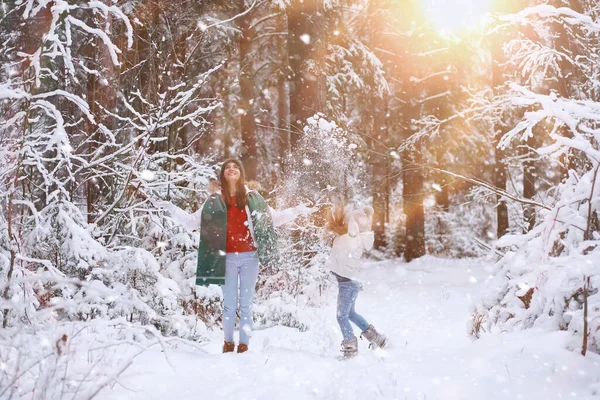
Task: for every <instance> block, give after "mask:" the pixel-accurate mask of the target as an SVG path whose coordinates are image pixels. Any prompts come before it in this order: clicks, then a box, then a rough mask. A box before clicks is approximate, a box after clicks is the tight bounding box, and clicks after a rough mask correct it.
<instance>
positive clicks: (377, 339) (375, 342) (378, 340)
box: [360, 325, 388, 349]
mask: <svg viewBox="0 0 600 400" xmlns="http://www.w3.org/2000/svg"><path fill="white" fill-rule="evenodd" d="M360 336H361V337H364V338H365V339H367V340H368V341H369V343H370V344H369V347H370V348H372V349H377V348H384V347H385V345H386V344H387V341H388V339H387V337H385V335H382V334H381V333H379V332H377V330H375V327H374V326H373V325H369V327H368V328H367V330H366V331H364V332H363V333H361V334H360Z"/></svg>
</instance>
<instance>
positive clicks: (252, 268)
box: [221, 251, 258, 344]
mask: <svg viewBox="0 0 600 400" xmlns="http://www.w3.org/2000/svg"><path fill="white" fill-rule="evenodd" d="M238 278H239V293H240V295H239V299H240V343H244V344H248V343H249V341H250V336H251V335H252V323H253V319H252V299H253V298H254V287H255V286H256V279H257V278H258V255H257V254H256V252H255V251H251V252H247V253H227V255H226V256H225V284H224V285H222V286H221V289H222V290H223V332H224V334H225V341H226V342H233V330H234V328H235V315H236V311H237V306H238Z"/></svg>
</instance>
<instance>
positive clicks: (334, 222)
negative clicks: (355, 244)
mask: <svg viewBox="0 0 600 400" xmlns="http://www.w3.org/2000/svg"><path fill="white" fill-rule="evenodd" d="M350 211H351V207H350V206H348V205H346V204H345V203H344V202H340V203H336V204H333V205H332V206H331V214H330V215H329V216H328V219H327V226H326V227H327V230H330V231H332V232H334V233H336V234H338V235H343V234H345V233H347V232H348V221H347V218H346V216H347V215H348V213H349V212H350Z"/></svg>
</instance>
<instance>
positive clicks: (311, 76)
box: [288, 0, 325, 148]
mask: <svg viewBox="0 0 600 400" xmlns="http://www.w3.org/2000/svg"><path fill="white" fill-rule="evenodd" d="M322 8H323V6H322V5H321V2H320V1H319V0H305V1H303V2H299V3H296V5H295V7H293V8H290V9H289V10H288V39H289V42H288V43H289V46H288V48H289V60H290V61H289V64H290V70H291V71H292V80H291V86H290V120H291V124H292V125H293V126H294V128H293V129H292V131H291V134H290V139H291V147H292V148H294V146H295V144H296V143H297V142H298V139H299V137H300V134H301V132H302V127H303V125H304V123H305V121H306V119H307V118H308V117H311V116H312V115H314V114H316V113H317V112H322V111H324V109H325V92H324V90H325V84H324V82H323V80H324V79H325V76H324V74H322V73H320V71H319V69H320V68H321V66H322V57H323V54H322V52H323V50H324V45H323V43H322V39H321V27H319V21H320V20H322V19H323V17H322V15H323V12H324V11H323V10H322ZM308 60H312V61H313V64H314V65H313V67H312V68H310V70H309V68H308V66H307V62H308Z"/></svg>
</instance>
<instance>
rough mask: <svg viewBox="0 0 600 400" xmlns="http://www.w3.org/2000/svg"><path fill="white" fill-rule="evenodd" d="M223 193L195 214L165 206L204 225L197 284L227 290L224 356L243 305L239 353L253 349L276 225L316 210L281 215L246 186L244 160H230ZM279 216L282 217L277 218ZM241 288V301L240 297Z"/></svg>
mask: <svg viewBox="0 0 600 400" xmlns="http://www.w3.org/2000/svg"><path fill="white" fill-rule="evenodd" d="M219 179H220V183H221V188H220V189H221V191H220V193H219V192H217V191H215V193H213V194H211V195H210V197H209V198H208V199H207V200H206V202H205V203H204V204H203V206H202V208H201V209H200V210H198V211H197V212H196V213H194V214H192V215H189V214H188V213H186V212H185V211H183V210H181V209H179V208H177V207H176V206H174V205H173V204H171V203H168V202H163V203H161V204H160V206H162V207H164V208H166V209H167V210H168V211H170V212H171V214H172V216H173V217H174V219H175V220H177V221H178V222H180V223H181V224H182V225H184V226H186V227H188V228H190V229H197V228H198V227H200V243H199V246H198V267H197V272H196V284H197V285H203V286H207V285H209V284H216V285H221V287H222V290H223V333H224V336H225V341H224V343H223V353H229V352H233V351H234V350H235V342H234V338H233V331H234V327H235V320H236V310H237V306H238V300H239V307H240V334H239V345H238V347H237V352H238V353H244V352H246V351H247V350H248V344H249V341H250V335H251V333H252V325H253V319H252V300H253V297H254V288H255V286H256V280H257V278H258V268H259V263H260V264H263V265H265V266H270V265H275V264H276V263H278V262H279V253H278V249H277V235H276V233H275V230H274V223H273V217H276V219H277V220H278V221H277V222H278V224H277V225H281V224H282V223H286V222H290V221H291V220H292V219H293V218H295V217H296V216H298V215H300V214H303V213H308V212H313V211H314V209H311V208H307V207H306V206H304V205H300V206H298V207H295V208H293V209H292V211H291V212H290V210H285V211H283V212H282V213H280V215H274V216H272V215H271V213H275V211H274V210H273V209H270V208H269V206H268V205H267V203H266V202H265V200H264V199H263V197H262V196H261V195H260V194H258V192H256V191H255V190H250V189H249V188H248V187H247V186H246V184H245V174H244V167H243V165H242V163H241V162H240V161H239V160H236V159H229V160H226V161H225V162H224V163H223V165H222V167H221V172H220V175H219ZM277 217H279V218H277ZM238 284H239V298H238Z"/></svg>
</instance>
